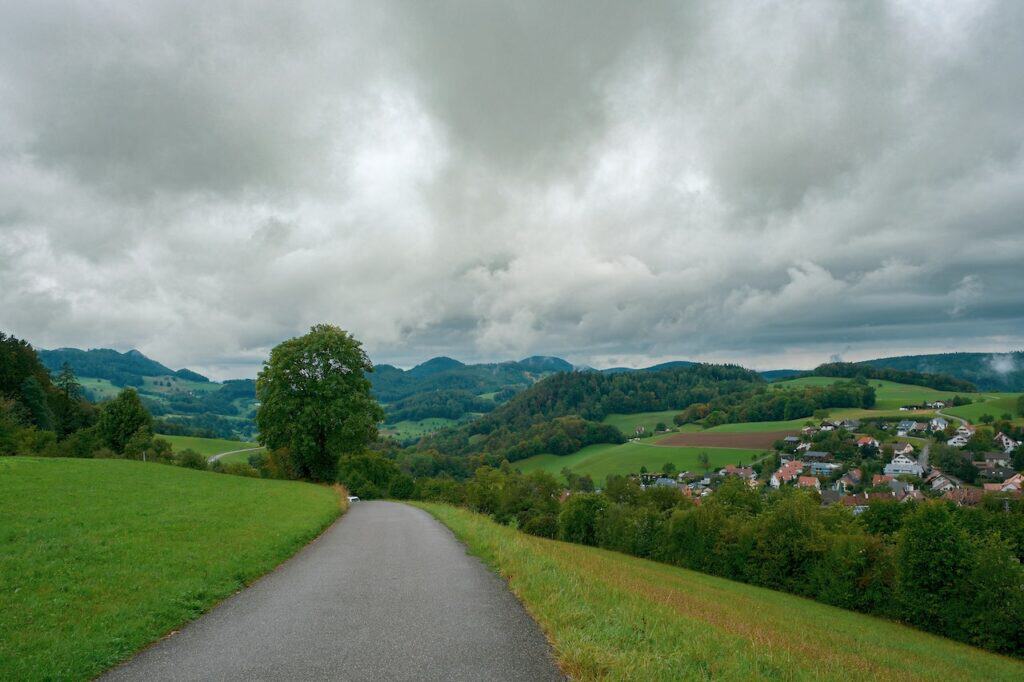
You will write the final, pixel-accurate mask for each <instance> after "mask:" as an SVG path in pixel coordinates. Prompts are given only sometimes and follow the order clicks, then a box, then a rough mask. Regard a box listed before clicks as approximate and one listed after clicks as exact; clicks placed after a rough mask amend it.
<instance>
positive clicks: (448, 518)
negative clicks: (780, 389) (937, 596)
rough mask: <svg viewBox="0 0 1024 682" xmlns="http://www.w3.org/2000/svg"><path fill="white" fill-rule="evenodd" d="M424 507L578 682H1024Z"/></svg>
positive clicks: (950, 650)
mask: <svg viewBox="0 0 1024 682" xmlns="http://www.w3.org/2000/svg"><path fill="white" fill-rule="evenodd" d="M419 506H421V507H423V508H424V509H426V510H427V511H429V512H430V513H431V514H433V515H434V516H435V517H437V518H438V519H439V520H440V521H441V522H442V523H444V524H445V525H447V526H448V527H449V528H451V529H452V531H453V532H454V533H455V535H456V537H458V538H459V540H461V541H462V542H464V543H465V544H466V545H467V546H468V547H469V550H470V552H472V553H473V554H475V555H477V556H479V557H480V558H481V559H483V560H484V561H485V562H486V563H487V564H489V565H490V566H491V568H493V569H494V570H495V571H496V572H498V573H499V574H500V575H502V576H504V577H505V578H506V579H507V580H508V582H509V586H510V587H511V588H512V591H513V592H515V594H516V595H517V596H518V597H519V599H520V600H521V601H522V602H523V604H525V605H526V609H527V610H528V611H529V612H530V614H531V615H532V616H533V617H534V618H535V619H536V620H537V622H539V623H540V625H541V627H542V628H543V629H544V632H545V633H546V634H547V636H548V638H549V639H550V640H551V643H552V646H553V647H554V650H555V656H556V657H557V659H558V661H559V664H560V665H561V667H562V671H563V672H565V673H566V674H567V675H569V676H570V677H571V678H572V679H577V680H593V679H617V680H644V681H645V682H646V681H647V680H673V681H674V680H691V679H698V680H706V679H714V680H793V679H796V680H822V679H825V680H893V679H904V680H910V679H924V680H942V681H946V680H952V679H962V680H1021V679H1024V662H1022V661H1019V660H1015V659H1011V658H1007V657H1004V656H999V655H997V654H992V653H989V652H987V651H983V650H981V649H976V648H973V647H970V646H967V645H966V644H960V643H958V642H953V641H951V640H948V639H944V638H942V637H937V636H935V635H930V634H927V633H924V632H921V631H919V630H914V629H913V628H909V627H905V626H903V625H898V624H896V623H892V622H889V621H886V620H882V619H879V618H874V617H872V616H867V615H863V614H859V613H854V612H852V611H844V610H842V609H839V608H836V607H834V606H826V605H825V604H820V603H817V602H814V601H811V600H809V599H803V598H801V597H796V596H793V595H790V594H785V593H783V592H774V591H772V590H768V589H765V588H763V587H754V586H752V585H745V584H743V583H737V582H732V581H730V580H725V579H723V578H716V577H713V576H709V575H704V574H702V573H696V572H693V571H688V570H685V569H681V568H675V567H673V566H668V565H665V564H659V563H655V562H653V561H646V560H644V559H637V558H635V557H630V556H626V555H624V554H618V553H616V552H610V551H607V550H603V549H596V548H593V547H584V546H582V545H573V544H568V543H564V542H556V541H554V540H545V539H542V538H538V537H535V536H532V535H526V534H524V533H520V532H518V531H516V530H513V529H512V528H509V527H507V526H500V525H498V524H496V523H495V522H493V521H491V520H490V519H488V518H486V517H484V516H481V515H478V514H473V513H472V512H468V511H465V510H462V509H456V508H454V507H448V506H445V505H439V504H421V505H419Z"/></svg>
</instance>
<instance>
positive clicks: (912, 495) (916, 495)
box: [900, 490, 925, 502]
mask: <svg viewBox="0 0 1024 682" xmlns="http://www.w3.org/2000/svg"><path fill="white" fill-rule="evenodd" d="M924 499H925V498H924V493H922V492H921V491H920V490H911V491H910V492H908V493H907V494H906V495H904V496H903V499H901V500H900V502H924Z"/></svg>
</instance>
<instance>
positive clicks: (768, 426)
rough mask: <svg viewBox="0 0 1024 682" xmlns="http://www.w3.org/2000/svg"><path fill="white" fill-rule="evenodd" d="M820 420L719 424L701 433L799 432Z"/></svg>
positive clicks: (810, 418)
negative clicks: (808, 423) (809, 423)
mask: <svg viewBox="0 0 1024 682" xmlns="http://www.w3.org/2000/svg"><path fill="white" fill-rule="evenodd" d="M819 421H820V420H818V419H814V418H813V417H806V418H804V419H790V420H789V421H781V422H742V423H739V424H721V425H719V426H713V427H711V428H710V429H705V430H704V431H702V432H701V433H760V432H763V431H799V430H800V429H802V428H803V427H804V426H806V425H807V422H811V423H812V424H817V423H818V422H819Z"/></svg>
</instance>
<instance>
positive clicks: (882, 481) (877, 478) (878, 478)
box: [871, 474, 895, 488]
mask: <svg viewBox="0 0 1024 682" xmlns="http://www.w3.org/2000/svg"><path fill="white" fill-rule="evenodd" d="M892 480H895V479H894V478H893V477H892V476H886V475H885V474H875V475H874V476H872V477H871V487H872V488H877V487H878V486H880V485H889V481H892Z"/></svg>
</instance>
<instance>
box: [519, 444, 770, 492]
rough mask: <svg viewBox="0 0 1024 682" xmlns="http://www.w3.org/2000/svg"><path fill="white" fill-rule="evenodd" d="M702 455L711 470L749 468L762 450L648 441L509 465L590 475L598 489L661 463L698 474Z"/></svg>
mask: <svg viewBox="0 0 1024 682" xmlns="http://www.w3.org/2000/svg"><path fill="white" fill-rule="evenodd" d="M702 452H706V453H708V460H709V461H710V463H711V467H712V469H714V468H720V467H723V466H725V465H726V464H738V463H740V462H743V463H744V464H750V463H751V462H752V461H754V460H755V459H757V458H759V457H761V455H762V454H763V451H762V450H747V449H742V448H701V447H666V446H659V445H654V444H653V443H651V442H649V441H648V442H639V443H624V444H622V445H613V444H607V443H606V444H601V445H590V446H588V447H585V448H583V449H582V450H580V451H579V452H574V453H572V454H571V455H563V456H558V455H548V454H545V455H534V456H533V457H529V458H527V459H523V460H520V461H518V462H513V463H512V466H513V467H514V468H516V469H520V470H521V471H522V472H523V473H529V472H531V471H536V470H538V469H540V470H543V471H547V472H548V473H551V474H554V475H555V476H559V475H560V474H561V471H562V469H564V468H566V467H568V468H569V469H570V470H571V471H573V472H575V473H577V474H581V475H582V474H590V476H591V477H592V478H593V479H594V482H595V483H597V484H598V485H602V484H603V483H604V480H605V479H606V478H607V477H608V476H609V475H612V474H623V475H624V474H631V473H632V474H635V473H637V472H639V471H640V467H641V466H646V467H647V469H648V470H649V471H660V470H661V468H662V466H663V465H664V464H665V463H667V462H672V463H673V464H675V465H676V468H677V469H678V470H679V471H685V470H687V469H689V470H699V469H700V464H699V463H698V461H697V457H698V456H699V455H700V453H702Z"/></svg>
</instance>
